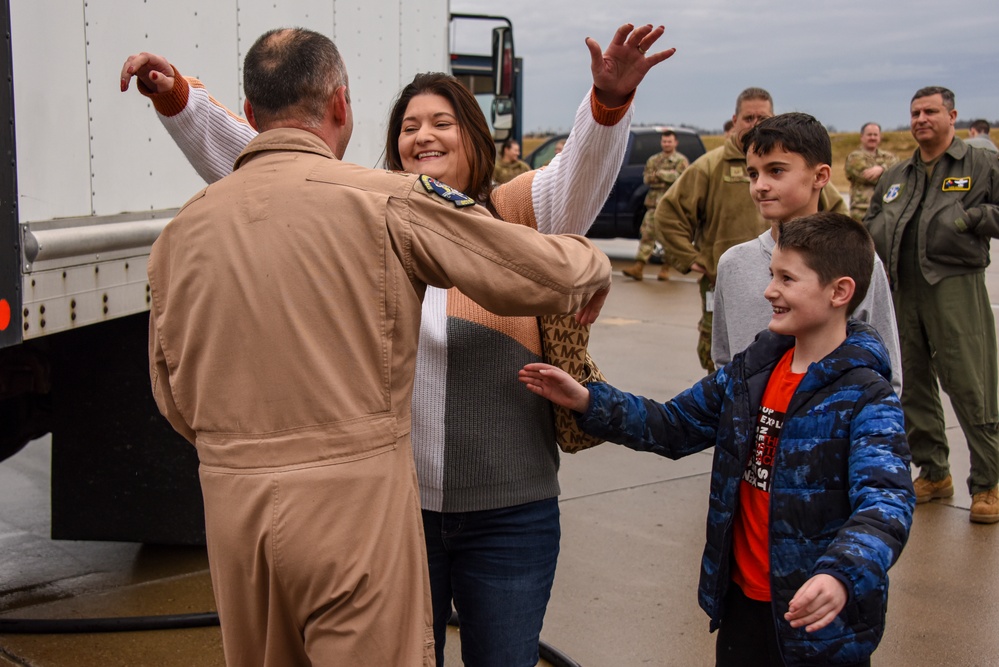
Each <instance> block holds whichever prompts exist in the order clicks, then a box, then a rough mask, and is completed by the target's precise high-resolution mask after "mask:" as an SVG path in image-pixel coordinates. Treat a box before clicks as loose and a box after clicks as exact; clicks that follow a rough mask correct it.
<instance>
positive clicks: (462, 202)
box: [420, 174, 475, 208]
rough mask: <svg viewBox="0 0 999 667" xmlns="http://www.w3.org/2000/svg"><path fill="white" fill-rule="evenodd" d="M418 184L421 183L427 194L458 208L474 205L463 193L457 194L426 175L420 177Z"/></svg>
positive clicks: (447, 186) (457, 192) (448, 186)
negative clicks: (429, 193)
mask: <svg viewBox="0 0 999 667" xmlns="http://www.w3.org/2000/svg"><path fill="white" fill-rule="evenodd" d="M420 183H423V187H424V188H426V190H427V192H431V193H433V194H435V195H437V196H438V197H440V198H441V199H444V200H445V201H449V202H451V203H452V204H454V205H455V206H456V207H458V208H462V207H463V206H474V205H475V200H474V199H472V198H471V197H469V196H468V195H466V194H465V193H464V192H459V191H458V190H455V189H454V188H452V187H451V186H450V185H444V184H443V183H441V182H440V181H438V180H437V179H435V178H431V177H430V176H427V175H426V174H424V175H422V176H420Z"/></svg>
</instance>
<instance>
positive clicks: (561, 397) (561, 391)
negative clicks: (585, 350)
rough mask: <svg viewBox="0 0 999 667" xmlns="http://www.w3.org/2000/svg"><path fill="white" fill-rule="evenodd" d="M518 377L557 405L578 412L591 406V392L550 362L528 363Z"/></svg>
mask: <svg viewBox="0 0 999 667" xmlns="http://www.w3.org/2000/svg"><path fill="white" fill-rule="evenodd" d="M517 379H518V380H520V381H521V382H523V383H524V384H526V385H527V388H528V389H530V390H531V391H533V392H534V393H535V394H538V395H540V396H543V397H544V398H547V399H548V400H549V401H551V402H552V403H555V404H556V405H561V406H562V407H564V408H569V409H570V410H574V411H576V412H586V409H587V408H588V407H590V392H589V391H588V390H587V389H586V387H584V386H583V385H581V384H579V383H578V382H576V381H575V380H574V379H573V378H572V376H571V375H569V374H568V373H566V372H565V371H563V370H562V369H561V368H557V367H555V366H552V365H550V364H527V365H526V366H524V367H523V368H522V369H520V372H519V373H518V374H517Z"/></svg>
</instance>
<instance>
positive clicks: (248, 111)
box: [243, 100, 260, 132]
mask: <svg viewBox="0 0 999 667" xmlns="http://www.w3.org/2000/svg"><path fill="white" fill-rule="evenodd" d="M243 116H244V117H246V122H247V123H249V124H250V127H252V128H253V129H254V130H256V131H257V132H259V131H260V128H258V127H257V119H256V118H255V117H254V115H253V107H252V106H250V100H243Z"/></svg>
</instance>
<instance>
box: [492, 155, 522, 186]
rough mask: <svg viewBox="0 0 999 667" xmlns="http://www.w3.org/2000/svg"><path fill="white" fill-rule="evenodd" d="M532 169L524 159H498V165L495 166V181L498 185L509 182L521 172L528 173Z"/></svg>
mask: <svg viewBox="0 0 999 667" xmlns="http://www.w3.org/2000/svg"><path fill="white" fill-rule="evenodd" d="M530 170H531V167H530V166H529V165H528V164H527V163H526V162H524V161H523V160H515V161H514V162H503V160H496V166H495V167H493V181H495V182H496V184H497V185H502V184H504V183H509V182H510V181H512V180H513V179H515V178H517V177H518V176H520V175H521V174H526V173H527V172H529V171H530Z"/></svg>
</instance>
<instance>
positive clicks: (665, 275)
mask: <svg viewBox="0 0 999 667" xmlns="http://www.w3.org/2000/svg"><path fill="white" fill-rule="evenodd" d="M656 280H669V267H668V266H663V268H661V269H659V275H658V276H656Z"/></svg>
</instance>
